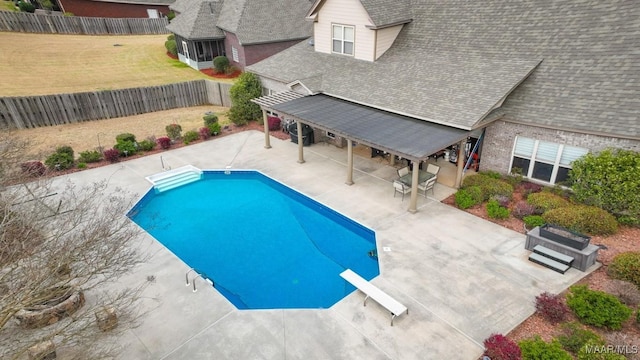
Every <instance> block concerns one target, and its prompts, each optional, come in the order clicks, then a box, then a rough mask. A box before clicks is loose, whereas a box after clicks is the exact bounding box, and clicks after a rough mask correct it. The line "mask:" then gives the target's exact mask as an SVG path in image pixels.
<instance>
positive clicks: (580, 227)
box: [532, 194, 618, 235]
mask: <svg viewBox="0 0 640 360" xmlns="http://www.w3.org/2000/svg"><path fill="white" fill-rule="evenodd" d="M532 195H533V194H532ZM542 217H543V218H544V220H545V221H546V222H547V224H554V225H559V226H562V227H564V228H567V229H570V230H573V231H575V232H579V233H585V234H591V235H608V234H615V233H616V232H617V231H618V222H617V221H616V218H615V217H613V215H611V214H609V213H607V212H606V211H604V210H602V209H600V208H597V207H595V206H588V205H569V206H565V207H562V208H557V209H553V210H549V211H547V212H545V213H544V214H542Z"/></svg>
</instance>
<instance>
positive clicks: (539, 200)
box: [527, 191, 570, 214]
mask: <svg viewBox="0 0 640 360" xmlns="http://www.w3.org/2000/svg"><path fill="white" fill-rule="evenodd" d="M527 202H528V203H529V204H531V205H533V206H535V208H536V212H537V213H539V214H542V213H544V212H546V211H549V210H553V209H559V208H561V207H565V206H569V205H570V203H569V201H567V200H566V199H565V198H563V197H561V196H558V195H555V194H552V193H550V192H548V191H543V192H537V193H532V194H529V196H527Z"/></svg>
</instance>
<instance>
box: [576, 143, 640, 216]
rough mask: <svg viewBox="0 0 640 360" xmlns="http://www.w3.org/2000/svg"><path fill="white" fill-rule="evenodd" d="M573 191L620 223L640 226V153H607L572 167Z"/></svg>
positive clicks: (583, 158) (586, 157)
mask: <svg viewBox="0 0 640 360" xmlns="http://www.w3.org/2000/svg"><path fill="white" fill-rule="evenodd" d="M572 167H573V168H572V169H571V172H570V173H569V176H570V181H571V188H572V189H573V191H574V194H575V197H576V199H577V200H578V201H580V202H583V203H585V204H587V205H593V206H597V207H600V208H602V209H604V210H606V211H608V212H609V213H611V214H613V215H614V216H615V217H616V218H617V219H618V221H619V222H621V223H623V224H629V225H635V226H638V225H640V196H639V195H638V194H640V176H638V175H639V174H640V173H639V171H638V169H640V153H638V152H635V151H630V150H620V149H615V150H614V149H607V150H604V151H602V152H600V153H598V154H592V153H589V154H587V155H585V156H584V157H582V158H580V159H578V160H576V161H574V162H573V164H572Z"/></svg>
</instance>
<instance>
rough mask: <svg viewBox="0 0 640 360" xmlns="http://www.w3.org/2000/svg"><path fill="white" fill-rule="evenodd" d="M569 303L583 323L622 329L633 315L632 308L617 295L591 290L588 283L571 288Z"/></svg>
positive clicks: (568, 297) (568, 296)
mask: <svg viewBox="0 0 640 360" xmlns="http://www.w3.org/2000/svg"><path fill="white" fill-rule="evenodd" d="M567 305H569V308H571V310H573V312H574V313H575V314H576V316H577V317H578V319H580V322H582V323H583V324H587V325H593V326H597V327H603V328H608V329H612V330H620V329H622V323H624V322H625V321H626V320H627V319H629V317H630V316H631V309H630V308H628V307H627V306H626V305H624V304H623V303H621V302H620V300H618V298H617V297H615V296H613V295H611V294H608V293H606V292H604V291H597V290H590V289H589V288H587V286H586V285H574V286H572V287H571V288H569V294H568V295H567Z"/></svg>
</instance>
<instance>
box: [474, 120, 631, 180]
mask: <svg viewBox="0 0 640 360" xmlns="http://www.w3.org/2000/svg"><path fill="white" fill-rule="evenodd" d="M516 136H524V137H528V138H532V139H536V140H546V141H549V142H554V143H558V144H564V145H571V146H577V147H581V148H585V149H589V151H592V152H597V151H600V150H604V149H606V148H608V147H612V148H621V149H627V150H634V151H640V141H639V140H628V139H620V138H613V137H606V136H600V135H590V134H581V133H575V132H570V131H562V130H553V129H545V128H540V127H535V126H529V125H523V124H516V123H511V122H506V121H496V122H494V123H493V124H491V125H489V126H488V127H487V129H486V132H485V138H484V141H483V144H482V159H481V168H482V170H495V171H498V172H501V173H507V172H508V171H509V163H510V161H511V152H512V150H513V145H514V142H515V138H516Z"/></svg>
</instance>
